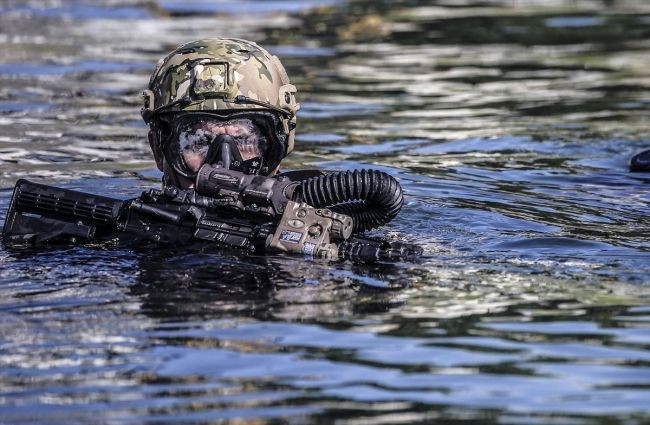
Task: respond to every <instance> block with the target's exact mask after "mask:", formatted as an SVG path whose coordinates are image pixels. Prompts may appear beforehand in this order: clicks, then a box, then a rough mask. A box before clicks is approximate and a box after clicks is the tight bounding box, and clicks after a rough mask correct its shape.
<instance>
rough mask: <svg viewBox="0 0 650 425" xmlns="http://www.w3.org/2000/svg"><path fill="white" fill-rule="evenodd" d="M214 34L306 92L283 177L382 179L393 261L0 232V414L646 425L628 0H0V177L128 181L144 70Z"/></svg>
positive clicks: (644, 258) (3, 196)
mask: <svg viewBox="0 0 650 425" xmlns="http://www.w3.org/2000/svg"><path fill="white" fill-rule="evenodd" d="M217 35H230V36H235V37H245V38H251V39H254V40H257V41H259V42H260V43H261V44H263V45H264V46H267V47H268V48H269V49H270V50H272V51H273V52H275V53H276V54H278V55H280V57H281V58H282V60H283V62H285V64H286V65H287V68H288V71H289V74H290V75H291V76H292V82H294V83H295V84H296V86H298V88H299V95H300V99H299V100H300V101H301V103H302V105H303V108H302V110H301V111H300V113H299V127H298V129H299V137H298V140H297V149H296V152H295V153H293V154H292V155H291V156H290V158H288V160H287V163H286V166H287V167H288V168H299V167H317V168H327V169H350V168H359V167H372V168H376V169H381V170H385V171H388V172H390V173H391V174H393V175H394V176H396V177H397V178H399V179H400V181H401V183H402V185H403V187H404V188H405V190H406V193H407V195H408V196H407V200H406V205H405V206H404V209H403V212H402V214H401V215H400V217H399V218H398V219H396V220H395V221H394V222H393V223H392V224H391V225H390V226H388V227H386V228H384V229H381V230H380V231H378V234H380V235H386V236H389V237H394V238H399V239H403V240H408V241H414V242H417V243H419V244H422V245H423V246H424V247H425V248H426V256H425V257H424V258H422V259H421V260H419V261H415V262H412V263H398V264H378V265H373V266H361V265H355V264H350V263H336V264H331V265H329V264H324V263H319V262H313V261H305V260H302V259H299V258H286V257H280V256H271V257H246V256H243V255H239V254H237V253H227V252H219V251H216V250H215V251H212V250H209V249H205V248H203V249H202V248H183V249H177V250H172V249H158V250H146V249H142V250H117V249H110V248H107V247H98V246H83V247H81V246H76V247H64V248H51V249H44V250H40V251H36V252H9V251H7V250H4V249H0V423H1V424H5V423H6V424H18V423H20V424H22V423H39V424H53V423H62V424H76V423H79V424H89V423H112V424H132V423H133V424H135V423H152V424H153V423H249V424H259V423H290V424H301V423H322V424H331V423H336V424H396V423H433V422H435V421H439V422H441V423H443V422H444V423H476V424H479V423H481V424H484V423H503V424H538V423H552V424H583V423H589V424H642V423H650V408H649V407H648V406H650V277H649V274H650V228H649V220H648V216H649V209H648V205H649V203H650V174H647V173H639V174H630V173H628V172H627V161H628V159H629V157H630V156H631V155H632V154H633V153H635V152H638V151H640V150H643V149H648V148H650V137H649V136H648V135H649V132H648V122H649V121H648V113H649V111H650V71H649V69H650V68H649V66H650V60H649V58H650V56H649V54H648V51H649V49H650V4H648V3H647V2H645V1H641V0H639V1H633V0H629V1H595V0H594V1H589V0H581V1H568V0H567V1H559V0H555V1H552V0H550V1H541V0H540V1H534V0H526V1H525V0H521V1H519V0H507V1H506V0H503V1H497V0H493V1H490V0H485V1H471V0H454V1H451V0H449V1H442V0H441V1H437V2H436V1H432V2H424V1H418V0H411V1H400V2H381V1H379V2H377V1H352V0H351V1H347V2H346V1H335V0H334V1H325V2H319V1H311V0H310V1H305V2H290V1H264V2H262V1H255V0H249V1H240V2H236V1H224V2H207V1H198V0H195V1H189V2H181V1H164V0H159V1H157V2H143V1H142V2H141V1H136V0H134V1H128V0H125V1H108V0H103V1H96V2H95V1H93V2H91V1H88V2H72V1H67V2H59V1H56V2H55V1H45V0H38V1H30V2H26V1H13V0H9V1H4V2H2V3H1V4H0V46H1V47H0V214H1V215H2V216H3V218H2V220H4V214H5V212H6V208H7V202H8V199H9V197H10V193H11V188H12V187H13V184H14V182H15V180H16V179H18V178H21V177H29V178H31V179H33V180H36V181H40V182H48V183H50V184H55V185H60V186H65V187H69V188H74V189H81V190H85V191H89V192H95V193H101V194H105V195H113V196H116V197H120V198H125V197H128V196H135V195H137V194H139V192H140V191H142V190H144V189H145V188H148V187H152V186H156V185H157V184H158V179H159V177H160V175H159V173H158V172H157V171H156V170H154V166H153V163H152V161H151V158H150V157H149V152H148V147H147V146H146V143H145V141H144V140H145V139H144V135H145V128H144V126H143V124H142V122H141V121H140V118H139V101H140V99H139V93H140V92H141V90H142V89H143V88H144V87H145V85H146V83H147V80H148V74H149V72H150V71H151V69H152V64H153V63H154V62H155V61H156V60H157V59H158V58H159V57H161V56H163V55H164V54H165V53H166V52H167V51H169V50H171V48H173V47H174V46H176V45H177V44H179V43H181V42H184V41H188V40H191V39H195V38H199V37H206V36H217Z"/></svg>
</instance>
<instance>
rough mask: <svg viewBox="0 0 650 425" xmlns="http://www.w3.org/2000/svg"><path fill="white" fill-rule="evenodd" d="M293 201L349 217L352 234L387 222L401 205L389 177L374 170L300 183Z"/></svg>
mask: <svg viewBox="0 0 650 425" xmlns="http://www.w3.org/2000/svg"><path fill="white" fill-rule="evenodd" d="M296 194H297V196H296V198H297V200H299V201H301V202H306V203H308V204H310V205H311V206H313V207H315V208H328V209H330V210H332V211H334V212H338V213H342V214H346V215H349V216H350V217H352V220H353V221H354V227H353V229H352V232H353V233H361V232H365V231H366V230H370V229H374V228H376V227H379V226H383V225H384V224H386V223H388V222H389V221H391V220H392V219H393V218H395V216H396V215H397V214H398V213H399V211H400V209H401V208H402V203H403V201H404V195H403V193H402V187H401V186H400V184H399V183H398V182H397V180H395V178H394V177H393V176H391V175H390V174H387V173H384V172H383V171H377V170H354V171H340V172H337V173H332V174H326V175H323V176H318V177H312V178H310V179H307V180H303V181H302V182H301V183H300V187H299V190H297V191H296Z"/></svg>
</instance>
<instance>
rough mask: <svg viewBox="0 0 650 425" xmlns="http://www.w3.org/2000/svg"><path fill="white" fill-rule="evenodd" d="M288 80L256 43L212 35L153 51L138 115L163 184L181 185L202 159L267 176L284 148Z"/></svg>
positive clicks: (290, 116)
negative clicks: (156, 56) (162, 52)
mask: <svg viewBox="0 0 650 425" xmlns="http://www.w3.org/2000/svg"><path fill="white" fill-rule="evenodd" d="M295 96H296V87H295V86H293V85H292V84H290V82H289V77H288V76H287V73H286V71H285V69H284V67H283V66H282V64H281V63H280V60H279V59H278V58H277V57H276V56H274V55H271V54H270V53H269V52H267V51H266V50H264V49H263V48H261V47H259V46H258V45H257V44H255V43H253V42H250V41H246V40H240V39H231V38H217V39H206V40H198V41H193V42H190V43H187V44H184V45H182V46H180V47H178V48H177V49H175V50H174V51H173V52H171V53H170V54H169V55H167V56H166V57H165V58H163V59H161V60H160V61H159V62H158V64H157V65H156V68H155V70H154V72H153V75H152V76H151V79H150V81H149V87H148V89H147V90H146V91H145V93H144V107H143V109H142V117H143V119H144V121H145V122H146V123H147V124H148V125H149V134H148V139H149V144H150V146H151V150H152V151H153V154H154V158H155V159H156V164H157V166H158V168H159V169H160V170H161V171H163V173H164V177H163V184H164V185H165V186H176V187H179V188H189V187H191V186H192V182H193V180H194V179H195V177H196V173H197V172H198V170H199V169H200V167H201V166H202V165H203V164H206V163H208V164H212V163H216V162H221V164H222V165H223V166H225V167H226V168H230V169H234V170H238V171H243V172H245V173H247V174H259V175H264V176H271V175H274V174H275V173H277V171H278V170H279V167H280V161H282V159H283V158H284V157H285V156H286V155H287V154H289V153H290V152H291V150H292V149H293V145H294V137H295V129H296V112H297V111H298V109H299V107H300V105H299V104H298V103H297V102H296V97H295Z"/></svg>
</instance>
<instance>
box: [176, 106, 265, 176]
mask: <svg viewBox="0 0 650 425" xmlns="http://www.w3.org/2000/svg"><path fill="white" fill-rule="evenodd" d="M220 135H228V136H230V137H231V138H232V140H233V141H234V143H233V144H234V147H236V152H233V156H234V159H235V162H236V161H240V162H242V161H249V160H253V159H258V163H259V164H261V163H262V162H263V158H265V156H266V154H267V152H268V141H267V139H266V138H265V137H264V136H263V135H262V132H261V131H260V129H259V127H258V126H257V125H255V123H254V122H253V121H251V120H250V119H247V118H237V119H232V120H227V119H219V118H216V117H212V116H200V115H198V116H197V115H196V114H194V115H187V116H184V117H179V118H178V119H177V120H176V123H175V126H174V132H173V134H172V135H171V138H170V140H169V143H168V144H167V149H166V152H167V160H168V163H170V165H172V167H173V168H174V170H175V171H177V172H179V173H180V174H181V175H183V176H185V177H189V178H193V177H194V176H196V173H197V172H198V170H199V169H200V168H201V166H202V165H203V164H206V163H208V164H216V163H217V162H218V161H219V160H220V158H219V157H218V155H217V153H218V151H219V147H218V146H213V144H216V143H219V141H220V140H221V139H222V138H221V137H219V136H220Z"/></svg>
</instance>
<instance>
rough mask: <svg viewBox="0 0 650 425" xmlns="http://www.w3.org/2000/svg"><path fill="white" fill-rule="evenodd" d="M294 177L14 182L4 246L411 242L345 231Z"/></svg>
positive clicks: (344, 254)
mask: <svg viewBox="0 0 650 425" xmlns="http://www.w3.org/2000/svg"><path fill="white" fill-rule="evenodd" d="M297 187H298V183H297V182H294V181H291V180H289V179H288V178H270V177H263V176H253V175H247V174H244V173H241V172H238V171H235V170H230V169H226V168H221V167H220V166H211V165H204V166H203V167H202V168H201V170H200V171H199V174H198V176H197V179H196V182H195V189H188V190H181V189H177V188H174V187H166V188H164V189H163V190H157V189H150V190H148V191H145V192H143V193H142V195H141V196H140V197H138V198H135V199H130V200H125V201H122V200H118V199H113V198H109V197H105V196H98V195H91V194H87V193H83V192H77V191H73V190H68V189H62V188H57V187H53V186H47V185H43V184H37V183H32V182H29V181H27V180H24V179H21V180H19V181H18V182H17V183H16V187H15V189H14V193H13V197H12V200H11V204H10V206H9V211H8V213H7V218H6V221H5V224H4V228H3V232H2V235H3V241H4V243H5V244H6V245H7V246H10V247H22V246H35V245H36V246H37V245H43V244H50V243H61V242H64V243H65V242H67V243H70V242H72V243H75V242H87V241H93V240H103V239H113V238H118V239H120V240H123V239H125V240H137V241H144V242H147V241H149V242H153V243H155V244H173V245H178V244H186V243H191V242H195V241H207V242H212V243H216V244H218V245H219V246H224V247H233V248H238V249H243V250H247V251H250V252H256V253H261V252H286V253H293V254H302V255H306V256H309V257H313V258H323V259H329V260H334V259H337V258H338V259H351V260H358V261H366V262H370V261H376V260H389V261H393V260H399V259H403V258H406V257H411V256H415V255H419V254H421V253H422V249H421V248H420V247H417V246H415V245H411V244H406V243H401V242H388V241H384V240H380V239H373V238H366V237H362V236H357V235H354V236H353V235H351V233H352V229H353V220H352V219H351V218H350V217H349V216H347V215H344V214H340V213H336V212H333V211H331V210H330V209H327V208H314V207H313V206H311V205H309V204H307V203H305V202H299V201H296V200H294V199H296V197H295V196H294V192H295V190H296V188H297Z"/></svg>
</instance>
